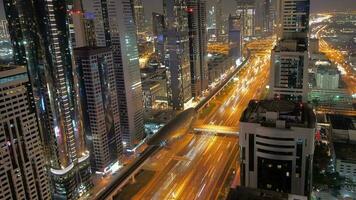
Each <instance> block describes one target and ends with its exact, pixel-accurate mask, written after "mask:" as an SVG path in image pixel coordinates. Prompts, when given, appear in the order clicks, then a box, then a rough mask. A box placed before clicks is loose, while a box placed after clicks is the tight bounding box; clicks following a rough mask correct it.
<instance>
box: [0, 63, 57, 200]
mask: <svg viewBox="0 0 356 200" xmlns="http://www.w3.org/2000/svg"><path fill="white" fill-rule="evenodd" d="M0 114H1V115H0V116H1V117H0V145H1V153H0V154H1V157H0V163H1V165H0V188H1V193H0V199H14V200H15V199H50V198H51V191H50V185H49V182H48V173H47V171H46V166H45V164H46V161H45V158H44V153H43V146H42V143H41V136H40V132H39V126H38V123H37V119H36V109H35V108H34V102H33V95H32V88H31V84H30V81H29V78H28V74H27V70H26V67H24V66H0Z"/></svg>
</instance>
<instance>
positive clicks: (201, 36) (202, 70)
mask: <svg viewBox="0 0 356 200" xmlns="http://www.w3.org/2000/svg"><path fill="white" fill-rule="evenodd" d="M187 2H188V3H187V5H188V27H189V53H190V75H191V84H192V95H193V97H199V96H201V95H202V92H203V91H204V90H206V89H207V88H208V82H209V80H208V79H209V78H208V64H207V57H206V56H207V33H206V31H207V28H206V2H205V1H204V0H188V1H187Z"/></svg>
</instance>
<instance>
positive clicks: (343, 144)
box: [327, 115, 356, 181]
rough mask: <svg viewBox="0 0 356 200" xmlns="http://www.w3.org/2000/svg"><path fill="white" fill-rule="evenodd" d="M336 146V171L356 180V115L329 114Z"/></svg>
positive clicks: (328, 117)
mask: <svg viewBox="0 0 356 200" xmlns="http://www.w3.org/2000/svg"><path fill="white" fill-rule="evenodd" d="M327 119H328V121H329V122H330V125H331V126H330V127H331V131H332V133H331V135H332V140H333V146H334V148H333V149H334V152H335V155H334V164H335V169H336V171H337V172H338V173H339V174H340V175H341V176H344V177H347V178H350V179H351V180H353V181H356V146H355V144H356V117H354V116H345V115H327Z"/></svg>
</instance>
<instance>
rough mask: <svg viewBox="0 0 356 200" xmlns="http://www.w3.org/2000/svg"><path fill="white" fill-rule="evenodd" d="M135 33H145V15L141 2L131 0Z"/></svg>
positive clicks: (140, 0) (139, 0)
mask: <svg viewBox="0 0 356 200" xmlns="http://www.w3.org/2000/svg"><path fill="white" fill-rule="evenodd" d="M132 1H133V2H132V3H133V12H134V20H135V24H136V30H137V33H138V34H139V33H142V32H144V31H145V13H144V8H143V3H142V0H132Z"/></svg>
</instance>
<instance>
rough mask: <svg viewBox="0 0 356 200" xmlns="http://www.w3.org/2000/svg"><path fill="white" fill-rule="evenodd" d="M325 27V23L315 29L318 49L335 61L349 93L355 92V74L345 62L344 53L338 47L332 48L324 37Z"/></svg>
mask: <svg viewBox="0 0 356 200" xmlns="http://www.w3.org/2000/svg"><path fill="white" fill-rule="evenodd" d="M326 29H327V25H325V26H323V27H322V28H320V29H319V30H317V31H316V36H317V37H318V38H319V50H320V52H322V53H324V54H325V56H326V57H327V58H328V59H329V60H330V61H331V62H333V63H335V64H336V65H337V67H338V69H339V71H341V75H342V79H343V81H344V82H345V84H346V86H347V89H348V91H349V92H350V94H351V95H353V94H356V75H355V72H354V70H353V69H352V67H351V66H350V64H348V63H347V62H346V58H345V55H344V54H343V53H342V52H341V51H340V50H338V49H336V48H334V47H333V46H332V45H331V44H329V43H328V42H327V41H326V40H325V39H323V38H322V37H323V32H324V30H326Z"/></svg>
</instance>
